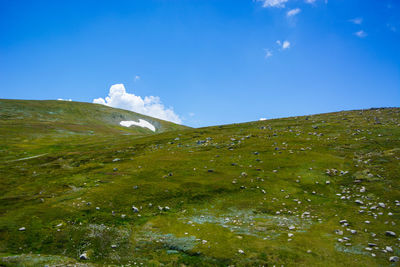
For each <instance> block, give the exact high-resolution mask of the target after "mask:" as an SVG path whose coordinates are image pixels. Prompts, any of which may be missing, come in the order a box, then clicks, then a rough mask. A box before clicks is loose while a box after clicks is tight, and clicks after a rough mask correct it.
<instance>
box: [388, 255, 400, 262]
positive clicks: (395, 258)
mask: <svg viewBox="0 0 400 267" xmlns="http://www.w3.org/2000/svg"><path fill="white" fill-rule="evenodd" d="M399 260H400V259H399V257H397V256H392V257H390V258H389V261H390V262H398V261H399Z"/></svg>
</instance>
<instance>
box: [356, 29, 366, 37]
mask: <svg viewBox="0 0 400 267" xmlns="http://www.w3.org/2000/svg"><path fill="white" fill-rule="evenodd" d="M354 34H355V35H356V36H357V37H360V38H364V37H367V33H366V32H365V31H363V30H361V31H358V32H355V33H354Z"/></svg>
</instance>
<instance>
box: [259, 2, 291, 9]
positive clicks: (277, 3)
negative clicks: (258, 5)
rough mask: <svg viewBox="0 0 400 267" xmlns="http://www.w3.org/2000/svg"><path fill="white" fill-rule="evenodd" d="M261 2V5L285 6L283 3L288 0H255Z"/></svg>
mask: <svg viewBox="0 0 400 267" xmlns="http://www.w3.org/2000/svg"><path fill="white" fill-rule="evenodd" d="M257 1H258V2H263V7H279V8H282V7H285V3H286V2H287V1H289V0H257Z"/></svg>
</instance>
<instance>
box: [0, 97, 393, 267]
mask: <svg viewBox="0 0 400 267" xmlns="http://www.w3.org/2000/svg"><path fill="white" fill-rule="evenodd" d="M1 103H2V105H4V104H3V103H4V102H1ZM50 103H54V102H50ZM57 104H58V103H57ZM63 104H64V103H63ZM67 104H68V103H65V105H66V106H67ZM82 105H83V104H82ZM85 105H86V104H85ZM96 107H97V106H96ZM98 108H105V109H107V108H106V107H103V106H98ZM2 110H3V108H2ZM44 117H46V116H44ZM74 117H75V115H74V116H72V117H71V122H72V123H73V120H74ZM46 120H48V119H47V118H46ZM6 122H7V119H4V117H3V116H2V119H1V123H2V125H5V123H6ZM74 125H77V124H76V123H74ZM29 127H30V126H29ZM29 127H28V128H29ZM116 127H117V126H116ZM24 129H25V125H24V123H23V122H21V123H19V124H15V125H14V124H12V123H10V124H9V125H8V127H5V126H2V130H1V132H0V134H1V138H2V139H1V140H5V139H7V135H8V133H10V135H12V136H13V138H18V136H19V135H20V134H21V136H22V139H23V138H25V135H26V132H25V130H24ZM116 129H117V130H115V131H116V132H115V135H114V136H113V138H112V142H110V138H109V135H106V134H104V135H97V136H95V138H94V139H95V140H92V141H87V139H84V140H81V139H70V141H69V144H68V149H61V148H63V147H62V146H61V148H59V149H53V150H51V149H49V147H48V146H46V143H45V144H44V145H42V143H38V144H37V145H33V144H31V143H30V142H27V143H28V144H27V145H26V146H22V145H21V143H18V142H14V143H12V142H9V141H8V140H7V141H2V143H1V145H2V147H3V142H5V143H6V145H7V146H9V147H8V148H7V149H3V150H2V155H3V156H2V157H3V158H4V159H7V160H4V161H2V162H1V164H0V177H1V180H0V192H2V193H1V197H0V214H1V217H0V252H1V253H2V254H1V255H2V259H1V264H3V265H5V266H22V265H25V266H35V264H36V265H41V266H42V265H44V264H55V263H58V264H60V263H63V264H67V263H71V264H72V263H80V264H87V265H104V264H115V265H122V264H125V265H130V266H134V265H143V266H160V265H165V266H232V265H234V266H261V265H265V266H273V265H276V266H281V265H284V266H389V265H391V264H392V265H393V266H395V265H396V264H398V263H395V262H393V263H392V262H390V261H389V259H390V257H394V256H400V247H399V245H400V241H399V235H400V202H399V201H400V177H399V173H400V109H397V108H388V109H371V110H359V111H346V112H337V113H329V114H320V115H313V116H304V117H292V118H284V119H276V120H268V121H257V122H250V123H244V124H232V125H223V126H215V127H207V128H200V129H182V130H180V131H169V132H164V133H160V134H156V135H148V136H144V137H140V138H137V137H135V136H130V135H124V134H121V133H123V131H125V130H126V129H118V128H116ZM90 130H91V129H90V127H87V128H85V131H90ZM27 131H28V130H27ZM29 131H31V132H32V133H35V132H36V130H34V129H33V128H32V130H29ZM54 131H56V129H54ZM94 131H95V132H96V130H94ZM110 131H114V130H110ZM118 131H119V132H118ZM117 132H118V134H117ZM48 138H49V139H51V140H49V142H53V141H52V138H55V139H57V138H59V137H58V136H56V135H51V136H50V137H48ZM43 142H44V141H43ZM15 147H18V149H19V150H21V151H23V150H25V151H24V152H26V153H27V154H28V155H34V153H33V152H32V151H34V152H35V153H37V152H38V151H39V150H41V151H40V152H41V153H42V154H44V155H42V156H40V157H34V158H28V159H22V160H18V161H15V160H10V158H13V157H15V155H13V156H8V155H7V153H14V148H15ZM41 147H44V148H41ZM387 231H391V232H387ZM392 232H393V233H392ZM393 234H394V235H395V236H393ZM82 254H84V256H85V257H86V258H87V259H80V256H81V255H82ZM82 257H83V256H82ZM392 259H395V258H392Z"/></svg>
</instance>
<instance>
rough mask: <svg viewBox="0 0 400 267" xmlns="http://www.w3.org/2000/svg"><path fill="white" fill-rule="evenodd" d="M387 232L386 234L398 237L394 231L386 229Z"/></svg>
mask: <svg viewBox="0 0 400 267" xmlns="http://www.w3.org/2000/svg"><path fill="white" fill-rule="evenodd" d="M385 234H386V235H387V236H392V237H396V233H395V232H392V231H386V232H385Z"/></svg>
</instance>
